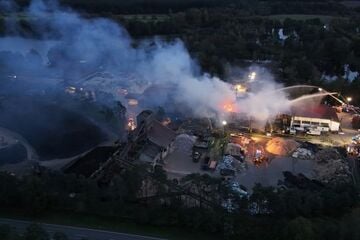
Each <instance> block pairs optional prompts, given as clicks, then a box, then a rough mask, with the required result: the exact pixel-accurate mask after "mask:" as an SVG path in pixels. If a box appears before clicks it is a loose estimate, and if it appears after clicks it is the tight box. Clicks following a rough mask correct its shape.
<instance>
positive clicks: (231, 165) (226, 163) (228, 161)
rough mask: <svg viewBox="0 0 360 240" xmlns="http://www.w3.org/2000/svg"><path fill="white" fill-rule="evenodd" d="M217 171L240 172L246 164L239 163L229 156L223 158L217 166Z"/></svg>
mask: <svg viewBox="0 0 360 240" xmlns="http://www.w3.org/2000/svg"><path fill="white" fill-rule="evenodd" d="M218 169H219V170H220V171H221V170H231V171H237V172H239V171H242V170H245V169H246V163H245V162H241V161H239V160H237V159H236V158H234V157H233V156H231V155H226V156H224V158H223V160H222V161H221V162H220V163H219V164H218Z"/></svg>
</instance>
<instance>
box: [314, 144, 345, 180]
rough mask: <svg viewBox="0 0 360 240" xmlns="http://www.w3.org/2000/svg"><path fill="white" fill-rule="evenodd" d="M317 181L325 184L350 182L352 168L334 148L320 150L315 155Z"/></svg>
mask: <svg viewBox="0 0 360 240" xmlns="http://www.w3.org/2000/svg"><path fill="white" fill-rule="evenodd" d="M315 162H316V166H315V170H314V171H315V174H316V179H317V180H319V181H321V182H323V183H331V182H342V181H343V182H348V181H350V180H351V171H350V167H349V165H348V163H347V161H346V160H345V159H343V157H342V156H341V155H340V153H339V152H338V151H337V150H336V149H333V148H327V149H323V150H320V151H319V152H318V153H317V154H316V155H315Z"/></svg>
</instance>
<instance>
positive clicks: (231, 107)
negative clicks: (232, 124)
mask: <svg viewBox="0 0 360 240" xmlns="http://www.w3.org/2000/svg"><path fill="white" fill-rule="evenodd" d="M224 110H225V111H226V112H234V111H235V106H234V104H232V103H226V104H224Z"/></svg>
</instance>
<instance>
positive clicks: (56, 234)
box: [53, 232, 68, 240]
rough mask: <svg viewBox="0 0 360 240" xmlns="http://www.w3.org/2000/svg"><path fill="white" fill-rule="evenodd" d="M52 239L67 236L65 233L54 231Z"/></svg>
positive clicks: (60, 238) (61, 239)
mask: <svg viewBox="0 0 360 240" xmlns="http://www.w3.org/2000/svg"><path fill="white" fill-rule="evenodd" d="M53 240H68V237H67V236H66V235H65V233H62V232H56V233H54V236H53Z"/></svg>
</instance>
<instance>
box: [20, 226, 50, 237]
mask: <svg viewBox="0 0 360 240" xmlns="http://www.w3.org/2000/svg"><path fill="white" fill-rule="evenodd" d="M24 240H50V237H49V234H48V233H47V232H46V231H45V230H44V229H43V228H42V227H41V226H40V225H38V224H36V223H33V224H31V225H29V226H28V227H27V228H26V231H25V234H24Z"/></svg>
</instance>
